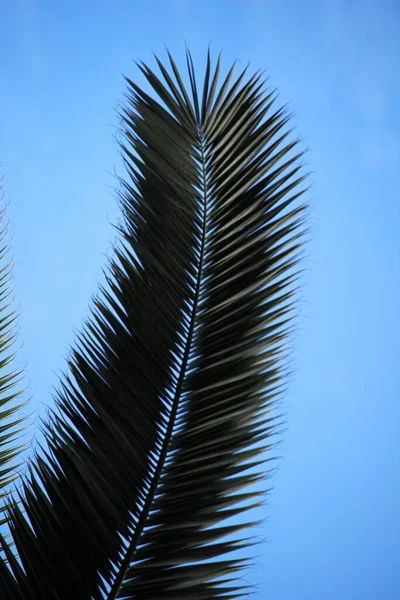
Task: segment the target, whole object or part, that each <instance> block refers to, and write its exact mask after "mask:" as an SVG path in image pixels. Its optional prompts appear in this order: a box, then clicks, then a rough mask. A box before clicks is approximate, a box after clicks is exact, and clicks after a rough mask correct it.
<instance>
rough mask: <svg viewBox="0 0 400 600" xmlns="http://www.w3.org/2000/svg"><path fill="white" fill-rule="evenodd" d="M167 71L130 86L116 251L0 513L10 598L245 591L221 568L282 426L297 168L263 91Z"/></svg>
mask: <svg viewBox="0 0 400 600" xmlns="http://www.w3.org/2000/svg"><path fill="white" fill-rule="evenodd" d="M168 59H169V64H167V65H164V64H163V63H162V62H161V61H159V60H158V59H157V64H158V67H159V70H160V74H159V75H157V74H156V73H155V72H154V71H153V70H151V69H150V68H149V67H148V66H146V65H144V64H143V63H141V64H140V65H139V69H140V71H141V72H142V74H143V75H144V77H145V78H146V80H147V87H148V88H150V90H151V91H150V92H149V93H147V92H146V91H144V90H143V89H141V88H140V87H138V85H137V84H136V83H135V82H133V81H131V80H130V79H127V80H126V81H127V86H128V93H127V98H126V105H125V107H124V108H123V110H122V112H121V117H122V130H123V141H122V143H121V147H122V152H123V157H124V162H125V165H126V168H127V173H128V177H127V179H126V180H125V181H123V182H122V188H121V194H120V203H121V210H122V215H123V219H122V223H121V225H120V227H119V229H120V232H121V240H120V242H119V243H118V244H117V246H116V247H115V252H114V257H113V259H112V260H111V262H110V264H109V266H108V270H107V286H106V287H105V288H102V289H101V290H100V293H99V295H98V296H97V297H96V299H95V301H94V307H93V311H92V316H91V318H90V319H89V320H88V321H87V323H86V324H85V327H84V330H83V333H82V334H81V335H80V336H79V338H78V341H77V343H76V346H75V347H74V348H73V350H72V354H71V358H70V361H69V366H68V371H67V373H66V374H65V375H64V377H63V379H62V381H61V383H60V389H59V391H58V393H57V396H56V408H55V410H53V411H52V413H51V416H50V417H49V419H48V421H47V422H46V423H44V426H43V429H44V434H45V443H44V444H43V447H42V448H41V450H40V451H39V452H38V453H37V454H36V455H35V457H34V459H33V461H32V467H31V469H30V473H29V474H28V476H27V477H26V478H25V479H24V482H23V487H22V491H21V492H20V493H18V494H16V496H15V498H14V500H12V501H10V502H9V503H8V505H7V511H8V512H7V515H8V525H9V529H10V532H11V534H12V538H13V540H14V542H15V546H16V548H17V551H18V556H19V558H18V559H15V558H13V553H12V551H11V550H10V548H9V547H8V545H7V543H6V541H5V540H3V541H2V545H3V549H4V552H5V553H6V554H7V559H8V566H6V565H4V564H1V563H0V585H2V590H5V592H3V596H2V597H4V598H5V599H8V598H10V599H11V598H12V599H13V600H14V599H15V598H24V600H28V599H35V600H36V599H38V598H41V599H42V598H43V599H45V598H57V599H67V598H68V599H71V598H74V599H82V600H83V599H85V600H89V599H100V598H107V599H108V600H112V599H114V598H132V599H133V598H135V599H150V598H152V599H155V598H157V599H161V598H169V599H172V598H174V599H178V598H191V599H198V600H201V599H211V598H235V597H242V596H243V595H245V594H246V593H247V592H246V589H245V587H244V586H243V585H242V584H241V582H240V580H238V575H237V573H238V574H239V575H240V572H241V569H242V568H243V566H244V565H246V564H247V561H246V560H245V559H243V558H241V557H240V556H239V558H238V557H237V552H236V551H237V550H238V549H239V550H240V549H243V548H245V547H246V546H247V545H249V544H251V540H250V539H248V538H247V537H243V534H242V533H240V532H241V531H242V530H243V529H245V528H246V527H247V526H248V525H250V524H251V523H250V522H249V520H248V519H247V518H246V517H245V516H244V513H245V512H246V511H248V510H249V509H250V508H252V507H254V506H257V505H259V503H260V501H261V499H260V494H261V492H260V491H259V490H258V491H257V489H256V488H254V487H253V484H255V483H256V482H257V481H260V479H262V478H263V477H264V471H265V468H266V466H265V463H266V462H267V461H268V460H269V459H270V454H268V452H267V451H268V450H270V448H271V447H272V445H273V436H274V434H275V433H276V431H277V426H278V421H277V420H276V415H275V413H274V410H273V409H274V407H275V405H276V402H277V400H278V399H279V397H280V394H281V391H282V385H283V381H284V374H285V364H286V362H285V357H286V345H287V339H288V335H289V332H290V321H291V318H292V307H293V301H294V297H295V286H294V282H295V281H296V278H297V271H298V268H297V262H298V258H299V252H300V249H301V245H302V236H303V221H304V210H305V207H304V205H302V204H300V202H299V200H298V199H299V197H300V196H301V194H302V193H303V191H304V190H303V189H301V188H299V184H301V182H302V181H303V179H304V177H303V176H302V175H301V172H300V170H301V167H300V165H299V159H300V157H301V153H300V152H299V153H297V154H296V152H295V151H294V149H295V147H296V145H297V141H291V138H290V137H289V133H290V131H288V130H287V129H286V124H287V121H288V118H289V117H288V114H287V110H286V109H282V108H276V107H275V105H276V94H275V93H273V92H271V93H268V92H267V91H265V89H264V85H263V82H262V80H261V75H260V74H256V75H255V76H253V77H250V78H248V76H247V70H244V71H243V72H242V73H240V74H239V76H238V77H237V79H236V80H233V68H232V69H231V70H230V71H229V72H228V74H227V76H226V77H225V79H223V80H222V82H221V83H219V73H220V59H218V62H217V65H216V67H215V69H213V68H212V66H211V59H210V55H209V54H208V57H207V66H206V72H205V76H204V80H203V84H202V88H201V89H198V86H197V82H196V77H195V71H194V66H193V61H192V57H191V55H190V53H187V70H188V79H189V86H188V87H185V84H184V81H183V76H182V75H181V74H180V72H179V70H178V67H177V66H176V64H175V62H174V61H173V59H172V57H171V56H170V55H168ZM249 486H250V487H249ZM17 501H20V503H21V504H20V505H19V504H18V502H17ZM235 552H236V553H235ZM232 553H233V554H232Z"/></svg>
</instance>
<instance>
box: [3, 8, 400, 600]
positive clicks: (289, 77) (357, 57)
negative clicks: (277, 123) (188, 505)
mask: <svg viewBox="0 0 400 600" xmlns="http://www.w3.org/2000/svg"><path fill="white" fill-rule="evenodd" d="M0 9H1V19H0V55H1V57H2V60H1V61H0V80H1V82H2V92H1V95H0V163H1V165H2V173H3V177H4V185H5V190H6V199H7V200H10V201H11V205H10V209H9V216H10V220H11V230H12V233H13V245H12V253H13V255H14V258H15V286H16V297H17V299H18V301H19V302H20V303H21V307H22V314H21V318H20V340H19V343H20V344H21V345H22V347H21V351H20V354H19V361H20V363H21V364H25V363H27V365H28V368H27V380H28V382H29V385H30V387H29V393H30V394H32V395H33V397H32V407H33V409H34V410H36V411H37V414H43V412H44V407H45V405H48V404H50V403H51V395H50V394H51V388H52V385H54V384H55V383H56V382H57V375H56V374H57V372H58V371H59V370H60V369H61V368H63V367H64V364H65V362H64V358H65V356H66V355H67V350H68V346H69V344H70V343H71V342H72V341H73V339H74V328H79V327H80V325H81V322H82V318H83V317H84V316H85V315H86V314H87V307H88V304H89V300H90V296H91V294H92V293H93V292H95V290H96V286H97V283H98V282H99V281H101V271H102V266H103V265H104V264H105V254H106V253H107V252H108V251H109V247H110V244H109V242H110V240H111V239H112V237H113V236H114V232H113V229H112V226H111V223H115V222H116V221H117V219H118V211H117V208H116V202H115V193H114V191H113V187H114V186H116V185H117V184H116V180H115V177H114V175H113V171H114V169H115V170H116V171H117V172H118V173H120V174H121V173H122V171H121V168H120V160H119V155H118V149H117V145H116V142H115V140H114V137H113V136H114V134H115V128H116V126H117V116H116V111H115V109H116V106H117V104H118V102H119V101H120V100H121V98H122V94H123V91H124V86H123V80H122V73H125V74H127V75H129V76H130V77H135V76H136V77H137V76H138V74H137V71H136V69H135V67H134V64H133V59H143V60H145V61H151V60H152V55H151V52H152V51H155V52H157V53H159V54H160V55H162V54H163V52H164V43H165V44H166V45H167V46H168V47H169V49H170V50H171V51H172V53H173V54H174V56H176V57H178V58H179V57H182V58H183V51H184V39H185V40H186V41H187V43H188V45H189V47H190V49H191V50H192V53H193V56H194V58H195V61H196V63H202V61H203V59H204V56H205V52H206V48H207V45H208V43H209V42H211V47H212V49H213V50H214V52H215V53H217V52H218V51H219V50H220V49H221V48H222V49H223V56H224V64H225V65H226V66H229V65H230V64H231V62H232V61H233V60H234V59H239V60H240V61H241V62H242V63H246V62H247V61H248V60H249V59H250V61H251V65H252V67H253V68H254V70H256V69H258V68H264V69H265V70H266V72H267V74H268V75H269V76H270V77H271V83H272V85H274V86H277V87H278V88H279V90H280V97H281V100H282V102H287V101H290V103H291V107H292V108H293V110H294V111H295V113H296V116H295V120H294V123H295V125H296V127H297V129H298V132H299V133H300V134H301V136H302V137H303V138H304V144H305V145H306V146H307V147H309V153H308V155H307V168H308V169H310V170H311V171H312V173H313V174H312V176H311V180H312V183H313V187H312V190H311V192H310V194H309V198H310V201H311V204H312V209H311V215H310V227H311V242H310V244H309V246H308V255H307V259H306V261H305V266H306V267H307V273H306V284H305V287H304V291H303V299H302V303H301V316H300V318H299V321H298V325H299V327H298V332H297V335H296V339H295V350H294V353H293V364H294V366H295V369H296V373H295V375H294V376H293V378H292V382H291V386H290V389H289V392H288V394H287V395H286V397H285V400H284V408H285V410H286V411H287V415H288V418H287V420H288V425H289V427H288V429H287V431H286V433H285V436H284V439H283V441H282V443H281V446H280V449H279V451H280V455H281V456H282V458H283V460H282V461H281V463H280V468H279V471H278V472H277V474H276V475H275V477H274V485H275V489H274V491H273V493H272V494H271V495H270V497H269V502H268V506H267V508H266V514H267V516H268V521H267V522H266V523H265V524H264V525H263V526H262V528H260V530H259V531H258V532H257V534H258V535H260V536H262V537H263V538H266V541H265V543H264V544H263V545H262V547H261V548H259V549H258V551H257V552H258V559H257V561H256V563H255V566H254V568H252V569H251V570H249V571H248V573H247V579H248V580H249V581H250V582H251V583H254V584H257V591H256V593H255V596H254V598H256V599H257V600H262V599H265V598H268V599H271V600H293V599H294V598H296V600H314V599H315V600H317V599H318V600H320V599H321V598H324V600H331V599H332V600H333V599H335V600H336V599H337V598H338V597H340V598H341V600H375V599H377V598H379V599H380V600H392V599H393V598H396V597H399V596H400V575H399V573H400V518H399V504H400V479H399V472H400V443H399V440H400V434H399V423H400V404H399V388H400V385H399V378H398V369H399V367H398V365H399V356H400V335H399V333H400V327H399V325H400V317H399V315H400V311H399V300H398V298H399V291H400V290H399V266H400V265H399V258H400V243H399V233H398V230H399V222H400V202H399V200H400V198H399V189H400V168H399V167H400V117H399V109H398V107H399V101H400V79H399V77H398V74H399V71H398V69H399V67H398V65H399V64H400V35H399V33H400V5H399V3H398V2H397V1H396V0H393V1H391V0H384V2H378V1H369V0H359V1H356V0H352V1H342V2H340V1H338V0H333V1H330V0H326V1H322V0H320V1H314V2H311V1H302V2H298V1H297V0H286V1H281V2H278V1H277V0H270V1H268V0H264V1H263V0H252V1H250V0H249V1H247V2H245V1H239V0H225V1H224V0H218V1H213V2H209V1H205V0H202V1H201V2H196V1H184V0H179V1H178V0H175V1H168V0H165V1H156V0H152V1H151V2H148V3H144V2H140V1H136V2H135V1H122V0H114V1H113V2H106V1H105V0H97V1H96V2H91V1H86V0H85V1H78V0H75V1H66V0H65V1H59V2H52V1H50V0H48V1H46V0H42V1H40V0H36V1H34V0H18V1H14V2H7V0H1V1H0Z"/></svg>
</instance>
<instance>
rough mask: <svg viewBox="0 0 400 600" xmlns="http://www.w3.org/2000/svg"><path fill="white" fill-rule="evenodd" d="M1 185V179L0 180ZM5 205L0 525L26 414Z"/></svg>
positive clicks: (0, 217)
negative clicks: (16, 348) (18, 363)
mask: <svg viewBox="0 0 400 600" xmlns="http://www.w3.org/2000/svg"><path fill="white" fill-rule="evenodd" d="M0 185H1V182H0ZM5 213H6V207H5V206H3V207H2V208H1V209H0V527H1V526H2V525H4V524H5V522H6V518H5V517H4V509H3V504H4V500H5V498H6V496H7V494H8V493H9V492H10V488H11V486H12V484H13V483H14V482H15V480H16V479H17V478H18V468H19V467H20V466H21V464H22V462H18V459H19V458H20V456H21V453H22V451H23V450H24V449H25V447H26V445H25V444H24V443H19V444H18V440H19V439H20V438H21V437H22V435H21V434H22V433H23V431H24V430H25V427H23V423H24V422H25V421H26V418H25V417H22V416H19V415H18V413H20V412H21V409H22V408H23V407H24V406H25V405H26V402H23V401H22V400H21V389H20V388H19V384H20V379H21V376H22V373H21V372H20V371H18V370H13V369H12V363H13V361H14V358H15V355H16V352H15V351H14V350H13V346H14V343H15V338H16V334H15V321H16V318H17V313H16V310H15V308H14V307H13V304H12V292H13V290H12V285H11V270H12V269H11V267H12V264H11V261H10V260H8V253H9V246H8V243H7V239H6V238H7V230H8V226H7V224H6V222H5Z"/></svg>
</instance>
